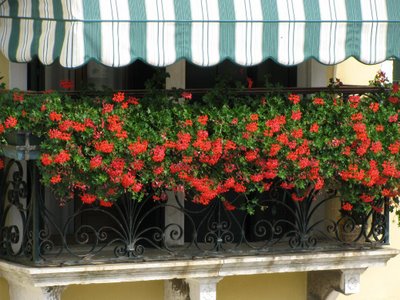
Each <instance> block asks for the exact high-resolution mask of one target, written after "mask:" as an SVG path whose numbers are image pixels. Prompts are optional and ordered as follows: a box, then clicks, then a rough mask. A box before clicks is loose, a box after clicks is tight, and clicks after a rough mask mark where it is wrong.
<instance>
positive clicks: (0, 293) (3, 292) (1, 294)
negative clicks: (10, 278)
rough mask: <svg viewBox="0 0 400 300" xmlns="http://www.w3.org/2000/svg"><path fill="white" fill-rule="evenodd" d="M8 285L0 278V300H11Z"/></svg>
mask: <svg viewBox="0 0 400 300" xmlns="http://www.w3.org/2000/svg"><path fill="white" fill-rule="evenodd" d="M9 299H10V296H9V294H8V283H7V281H6V280H5V279H3V278H0V300H9Z"/></svg>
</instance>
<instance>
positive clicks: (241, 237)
mask: <svg viewBox="0 0 400 300" xmlns="http://www.w3.org/2000/svg"><path fill="white" fill-rule="evenodd" d="M321 91H323V90H322V89H312V90H310V89H307V90H306V89H302V90H300V89H297V90H296V91H293V92H297V93H304V94H312V93H314V92H321ZM342 91H343V93H346V94H354V93H358V94H361V93H362V92H364V93H365V92H371V91H377V89H365V88H364V89H363V90H362V89H343V90H341V92H342ZM193 92H195V91H193ZM246 92H247V91H246ZM252 92H254V91H252ZM256 92H257V91H256ZM285 92H292V89H285ZM199 93H200V92H199ZM260 93H261V91H260ZM262 93H265V89H264V90H263V91H262ZM18 150H19V151H25V150H26V149H25V150H24V149H20V148H18ZM26 158H28V160H16V159H15V157H14V158H11V159H8V161H7V164H6V167H5V169H4V170H3V171H2V174H1V183H0V197H1V198H0V258H2V259H5V260H8V261H15V262H19V263H23V264H27V265H38V266H42V265H66V264H90V263H100V262H102V263H109V262H121V261H143V260H146V261H148V260H177V259H198V258H206V257H215V256H238V255H239V256H240V255H258V254H271V253H277V252H302V251H314V250H327V251H329V250H337V249H366V248H374V247H381V246H382V245H385V244H387V243H388V241H389V208H388V203H387V202H388V200H387V199H385V200H382V203H380V206H381V207H382V209H383V210H382V211H379V210H373V209H371V211H369V212H368V213H366V214H365V215H364V216H362V221H361V222H360V221H359V220H355V219H353V218H351V217H348V216H340V214H339V208H340V201H339V200H338V199H337V195H336V192H335V190H334V188H332V189H330V190H325V191H323V192H320V193H310V196H309V197H308V198H306V199H305V200H304V201H298V202H296V201H293V200H292V199H291V197H290V195H289V194H288V193H287V192H286V191H285V190H282V189H278V188H273V189H271V191H269V192H268V193H263V194H258V195H255V194H253V195H240V194H231V195H230V199H231V202H232V203H233V204H234V205H235V206H237V207H240V204H241V203H243V202H245V201H248V197H254V198H257V199H258V204H257V206H256V210H255V212H254V214H253V215H250V214H248V213H247V212H246V211H244V210H240V209H236V210H234V211H231V210H230V209H228V208H227V207H226V206H225V205H224V203H223V202H222V201H220V200H213V201H212V202H211V203H210V205H208V206H202V205H200V204H195V203H193V202H192V201H190V199H191V195H190V191H189V192H187V193H186V195H185V197H186V199H185V200H183V201H182V199H180V197H178V195H177V194H173V193H170V194H171V195H173V196H172V197H171V199H170V200H169V201H167V202H162V201H154V200H152V195H151V190H149V193H148V197H147V198H146V199H144V200H142V201H141V202H138V201H136V200H135V199H132V198H131V196H130V195H128V194H126V195H125V196H124V197H123V198H122V199H119V200H118V201H117V202H116V203H115V204H114V205H113V206H112V207H111V208H106V207H101V206H99V205H98V203H94V204H93V205H86V204H83V203H81V202H80V201H78V200H77V201H69V202H63V201H60V200H58V199H54V197H52V196H51V195H50V193H49V191H47V190H46V189H45V188H44V187H43V186H42V185H41V184H40V174H39V172H38V169H37V166H36V161H35V160H32V158H31V159H30V160H29V157H26V156H24V157H23V158H22V159H26ZM338 204H339V206H337V205H338ZM171 215H174V216H175V217H176V216H178V217H177V219H178V221H174V218H173V217H170V216H171ZM175 219H176V218H175Z"/></svg>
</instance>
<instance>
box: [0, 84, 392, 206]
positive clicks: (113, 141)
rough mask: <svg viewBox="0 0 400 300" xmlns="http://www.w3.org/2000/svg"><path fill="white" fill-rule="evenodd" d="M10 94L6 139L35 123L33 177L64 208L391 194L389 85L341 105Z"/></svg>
mask: <svg viewBox="0 0 400 300" xmlns="http://www.w3.org/2000/svg"><path fill="white" fill-rule="evenodd" d="M388 89H390V90H388ZM14 93H15V92H9V93H2V96H1V97H2V101H9V102H11V103H13V105H14V106H12V105H11V104H10V110H8V111H3V112H2V113H1V114H0V122H1V124H2V126H3V127H4V129H5V130H6V131H7V130H8V129H10V128H19V127H18V126H21V127H20V128H22V127H25V126H26V127H27V128H29V124H26V125H24V126H22V125H20V124H24V123H23V122H22V120H23V118H27V116H29V117H28V118H34V120H35V122H33V123H31V125H30V126H32V127H33V128H32V129H33V130H34V131H35V132H38V133H42V134H44V137H45V138H44V140H43V142H42V144H41V150H42V154H41V159H40V161H39V162H38V165H39V167H40V170H41V174H42V181H43V183H44V184H46V185H47V186H50V187H51V188H52V189H53V190H54V191H55V193H56V194H57V195H58V196H59V197H60V198H61V199H64V200H65V199H69V198H72V197H74V196H78V197H79V198H80V199H81V200H82V201H83V202H84V203H88V204H90V203H93V202H95V201H99V202H100V204H101V205H104V206H111V205H112V203H113V202H114V201H116V200H117V199H118V198H119V197H120V196H121V195H123V194H124V193H130V194H131V195H133V197H134V198H136V199H138V200H140V199H142V197H143V196H144V195H146V194H149V193H151V194H152V195H153V198H154V200H155V201H163V200H165V198H166V196H165V191H166V190H190V191H192V192H193V193H194V196H193V198H191V199H188V201H194V202H196V203H199V204H202V205H208V204H210V203H211V202H212V201H214V200H215V199H217V198H219V199H221V200H222V201H223V203H224V204H225V207H226V209H228V210H233V209H235V208H237V207H236V206H235V203H232V202H231V201H230V198H229V197H226V195H227V194H228V193H229V192H236V193H245V194H250V193H253V192H263V191H268V190H269V189H271V188H272V187H279V188H281V189H285V190H287V191H288V192H289V193H290V195H291V197H292V199H293V201H303V200H304V199H305V198H307V197H309V196H310V194H311V193H315V192H316V191H319V190H321V189H323V188H324V187H326V186H327V185H328V184H329V185H333V186H335V187H336V188H337V189H338V190H339V193H340V195H341V201H342V203H343V206H342V210H344V211H353V210H354V211H360V212H362V211H366V210H368V209H371V208H373V209H376V210H380V209H381V206H378V205H377V203H378V202H379V201H380V200H381V199H382V197H393V196H396V195H397V194H398V187H399V183H400V166H399V164H400V154H399V152H400V151H399V150H400V139H399V136H400V135H399V118H398V113H399V108H400V103H399V102H400V101H399V97H400V93H399V90H398V87H397V85H393V86H392V85H390V86H389V85H388V84H386V85H385V86H384V89H382V92H381V93H375V94H365V95H351V96H349V97H347V96H343V95H341V94H337V93H334V92H332V93H331V94H320V95H312V96H308V97H303V96H300V95H295V94H290V95H285V94H277V93H276V94H266V95H263V96H238V95H233V94H224V95H221V94H218V93H216V91H212V92H211V93H210V94H208V95H205V96H204V97H203V100H200V101H198V100H197V101H196V100H194V99H192V95H191V94H190V93H187V92H183V93H180V92H178V91H176V93H175V95H171V94H170V93H166V92H164V91H160V90H157V91H152V92H150V93H149V94H148V95H146V96H145V97H143V98H141V99H137V98H135V97H131V96H128V95H125V94H124V93H122V92H115V93H114V95H113V96H111V97H106V96H91V97H86V96H81V97H75V98H74V99H71V98H69V97H68V96H66V95H65V94H64V95H62V96H60V95H57V94H53V93H51V94H43V95H35V96H29V97H27V96H26V95H24V97H23V98H21V100H19V99H20V98H18V97H17V98H18V99H17V100H15V95H14ZM18 95H19V94H18ZM18 95H17V96H18ZM10 97H12V98H10ZM213 99H218V101H212V100H213ZM31 102H35V103H34V107H33V108H31V106H30V105H32V103H31ZM20 105H22V106H23V109H22V110H21V111H25V115H22V113H21V114H20V115H19V111H20V109H19V108H18V107H19V106H20ZM13 107H15V108H13ZM25 107H26V108H28V110H27V109H26V108H25ZM10 117H13V118H15V119H16V124H14V125H13V124H11V125H13V126H10V124H9V121H7V120H9V118H10ZM3 131H4V130H2V132H3ZM393 199H395V198H393ZM392 204H393V205H392V207H395V206H396V203H395V202H392ZM256 206H257V202H254V201H250V200H249V201H248V203H247V204H245V206H244V208H245V209H247V210H248V212H250V213H252V212H253V211H254V209H255V207H256Z"/></svg>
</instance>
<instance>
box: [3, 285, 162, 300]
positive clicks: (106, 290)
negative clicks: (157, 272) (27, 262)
mask: <svg viewBox="0 0 400 300" xmlns="http://www.w3.org/2000/svg"><path fill="white" fill-rule="evenodd" d="M91 299H96V300H110V299H114V300H120V299H130V300H144V299H146V300H163V299H164V282H163V281H146V282H133V283H114V284H90V285H71V286H69V287H68V288H67V289H65V290H64V292H63V294H62V297H61V300H91ZM1 300H2V298H1Z"/></svg>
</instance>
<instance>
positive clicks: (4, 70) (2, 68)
mask: <svg viewBox="0 0 400 300" xmlns="http://www.w3.org/2000/svg"><path fill="white" fill-rule="evenodd" d="M8 70H9V62H8V60H7V59H6V58H5V57H4V55H3V54H1V53H0V77H4V78H3V79H2V81H3V82H5V83H6V86H7V87H8V85H9V81H10V79H9V74H8V73H9V71H8Z"/></svg>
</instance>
